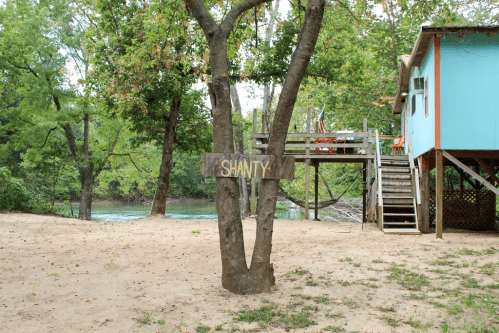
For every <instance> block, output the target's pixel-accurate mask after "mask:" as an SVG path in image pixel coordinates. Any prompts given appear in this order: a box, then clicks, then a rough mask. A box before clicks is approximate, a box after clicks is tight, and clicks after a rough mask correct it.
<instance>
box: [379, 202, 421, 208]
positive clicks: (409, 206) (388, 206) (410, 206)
mask: <svg viewBox="0 0 499 333" xmlns="http://www.w3.org/2000/svg"><path fill="white" fill-rule="evenodd" d="M383 207H385V208H414V205H397V204H385V203H383Z"/></svg>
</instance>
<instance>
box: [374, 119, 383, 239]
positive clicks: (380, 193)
mask: <svg viewBox="0 0 499 333" xmlns="http://www.w3.org/2000/svg"><path fill="white" fill-rule="evenodd" d="M375 133H376V155H375V161H374V165H375V167H376V177H377V179H378V207H377V210H378V212H377V216H378V228H379V229H380V230H381V229H383V187H382V181H381V154H380V152H379V135H378V130H377V129H376V130H375Z"/></svg>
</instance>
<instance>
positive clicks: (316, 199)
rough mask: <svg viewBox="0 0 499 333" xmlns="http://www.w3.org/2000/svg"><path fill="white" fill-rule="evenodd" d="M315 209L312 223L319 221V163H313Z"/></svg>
mask: <svg viewBox="0 0 499 333" xmlns="http://www.w3.org/2000/svg"><path fill="white" fill-rule="evenodd" d="M314 166H315V200H314V202H315V207H314V221H320V220H319V161H317V162H316V163H315V165H314Z"/></svg>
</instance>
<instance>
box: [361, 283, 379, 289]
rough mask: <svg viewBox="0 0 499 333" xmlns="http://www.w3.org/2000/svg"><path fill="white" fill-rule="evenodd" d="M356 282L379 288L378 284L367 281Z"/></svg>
mask: <svg viewBox="0 0 499 333" xmlns="http://www.w3.org/2000/svg"><path fill="white" fill-rule="evenodd" d="M357 283H358V284H361V285H363V286H366V287H369V288H373V289H376V288H379V286H378V285H377V284H375V283H369V282H363V281H360V282H357Z"/></svg>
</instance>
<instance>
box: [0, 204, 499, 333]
mask: <svg viewBox="0 0 499 333" xmlns="http://www.w3.org/2000/svg"><path fill="white" fill-rule="evenodd" d="M255 224H256V223H255V219H253V218H249V219H245V220H244V221H243V226H244V232H245V241H246V243H245V249H246V253H247V259H248V262H249V261H250V258H251V251H252V247H253V242H254V235H255ZM0 236H1V237H0V242H1V243H0V261H1V263H2V264H1V269H2V274H1V275H0V288H1V289H0V306H1V307H2V310H3V311H2V312H1V313H0V322H2V323H3V325H2V329H1V330H2V331H5V332H49V331H50V332H68V331H69V332H87V331H92V332H172V331H174V332H195V331H198V332H206V331H207V329H208V327H209V328H210V330H211V331H215V330H219V331H236V330H239V331H243V330H250V329H254V330H255V331H263V332H270V331H284V330H287V329H289V330H291V331H299V332H301V331H307V332H319V331H326V330H329V331H333V332H354V331H357V332H407V331H412V330H414V331H428V332H442V331H445V330H448V331H452V332H456V331H458V332H459V331H461V332H470V331H475V330H481V331H494V330H497V329H499V293H498V288H499V284H498V283H499V282H498V279H499V275H498V268H499V267H498V264H497V263H498V262H499V250H498V248H499V246H497V243H498V239H497V238H498V237H497V235H496V234H494V233H470V232H459V233H450V232H445V231H444V239H443V240H437V239H435V236H434V235H432V234H430V235H422V236H398V235H386V236H385V235H383V234H382V233H381V232H379V231H378V230H377V229H376V228H375V226H374V225H364V230H361V225H359V224H353V223H337V222H314V221H304V220H281V219H279V220H276V221H275V226H274V241H273V254H272V261H273V263H274V269H275V276H276V287H275V289H274V290H273V292H272V293H269V294H261V295H247V296H240V295H233V294H231V293H229V292H227V291H226V290H224V289H223V288H222V287H221V284H220V274H221V264H220V250H219V242H218V237H219V235H218V228H217V222H216V221H192V220H176V219H168V218H161V217H147V218H143V219H140V220H134V221H128V222H122V223H104V222H88V221H80V220H76V219H67V218H61V217H54V216H41V215H32V214H17V213H9V214H0ZM255 310H258V311H255ZM251 320H253V322H249V321H251Z"/></svg>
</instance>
